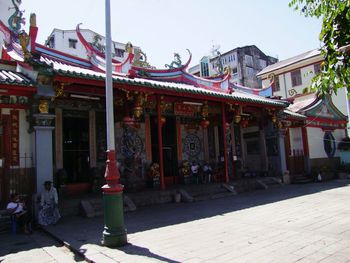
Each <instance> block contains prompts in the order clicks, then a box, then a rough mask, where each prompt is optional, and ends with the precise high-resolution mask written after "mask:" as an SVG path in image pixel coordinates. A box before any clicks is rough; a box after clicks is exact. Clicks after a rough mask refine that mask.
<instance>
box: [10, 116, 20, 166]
mask: <svg viewBox="0 0 350 263" xmlns="http://www.w3.org/2000/svg"><path fill="white" fill-rule="evenodd" d="M10 123H11V166H18V165H19V111H18V110H11V111H10Z"/></svg>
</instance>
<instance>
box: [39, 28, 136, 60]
mask: <svg viewBox="0 0 350 263" xmlns="http://www.w3.org/2000/svg"><path fill="white" fill-rule="evenodd" d="M80 33H81V34H82V35H83V36H84V38H85V39H86V40H87V41H88V42H89V43H90V44H91V45H92V46H93V47H95V48H96V49H97V50H98V51H100V52H102V53H103V52H104V49H105V37H104V36H102V35H100V34H98V33H96V32H94V31H92V30H90V29H80ZM45 45H46V46H47V47H49V48H53V49H56V50H58V51H61V52H64V53H66V54H70V55H72V56H76V57H80V58H84V59H88V57H87V53H86V49H85V47H84V45H83V44H82V43H81V42H80V41H79V39H78V36H77V34H76V30H75V29H72V30H62V29H57V28H55V29H54V30H53V31H52V33H51V34H50V35H49V36H48V38H47V40H46V42H45ZM125 45H126V44H124V43H120V42H115V41H113V42H112V56H113V59H116V60H118V61H122V60H124V59H125V58H126V57H127V53H126V52H125ZM135 48H136V49H139V48H137V47H135Z"/></svg>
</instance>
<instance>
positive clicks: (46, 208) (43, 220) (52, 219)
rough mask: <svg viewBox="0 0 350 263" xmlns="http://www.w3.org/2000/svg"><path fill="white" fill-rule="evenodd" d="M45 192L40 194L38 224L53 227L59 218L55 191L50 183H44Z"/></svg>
mask: <svg viewBox="0 0 350 263" xmlns="http://www.w3.org/2000/svg"><path fill="white" fill-rule="evenodd" d="M44 187H45V190H44V192H42V193H41V200H40V210H39V214H38V223H39V225H42V226H48V225H53V224H56V223H57V222H58V220H59V219H60V218H61V216H60V212H59V211H58V195H57V190H56V188H54V187H53V186H52V182H51V181H46V182H45V183H44Z"/></svg>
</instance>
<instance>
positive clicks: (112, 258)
mask: <svg viewBox="0 0 350 263" xmlns="http://www.w3.org/2000/svg"><path fill="white" fill-rule="evenodd" d="M349 201H350V181H349V180H347V181H332V182H327V183H325V182H324V183H316V184H306V185H289V186H282V187H281V186H279V187H275V188H270V189H268V190H267V191H263V190H261V191H254V192H250V193H245V194H240V195H237V196H234V197H228V198H223V199H216V200H211V201H204V202H196V203H186V204H185V203H179V204H166V205H160V206H153V207H145V208H142V209H139V210H137V211H136V212H130V213H127V214H126V215H125V222H126V227H127V229H128V241H129V244H128V245H126V246H124V247H122V248H118V249H110V248H106V247H103V246H101V245H100V238H101V235H102V226H103V218H93V219H86V218H80V217H72V218H65V219H63V220H62V221H61V222H60V223H59V224H58V225H56V226H52V227H49V228H48V231H50V232H51V233H53V234H54V235H56V236H58V237H59V238H61V239H62V240H64V241H65V242H67V243H68V244H69V245H70V246H72V247H74V248H75V249H78V250H80V251H81V252H82V253H85V256H86V257H87V259H89V260H92V261H95V262H336V263H338V262H350V205H349ZM0 259H1V258H0ZM5 259H7V257H5ZM72 260H73V259H72ZM0 261H1V260H0ZM27 262H28V261H27ZM33 262H34V261H33ZM35 262H36V261H35ZM66 262H69V261H66Z"/></svg>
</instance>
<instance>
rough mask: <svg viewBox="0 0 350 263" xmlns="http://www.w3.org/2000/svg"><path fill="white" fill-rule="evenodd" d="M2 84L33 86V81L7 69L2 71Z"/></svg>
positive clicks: (0, 82)
mask: <svg viewBox="0 0 350 263" xmlns="http://www.w3.org/2000/svg"><path fill="white" fill-rule="evenodd" d="M0 84H6V85H19V86H33V83H32V81H31V80H30V79H29V78H27V77H25V76H24V75H23V74H21V73H18V72H14V71H11V70H5V69H0Z"/></svg>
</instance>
